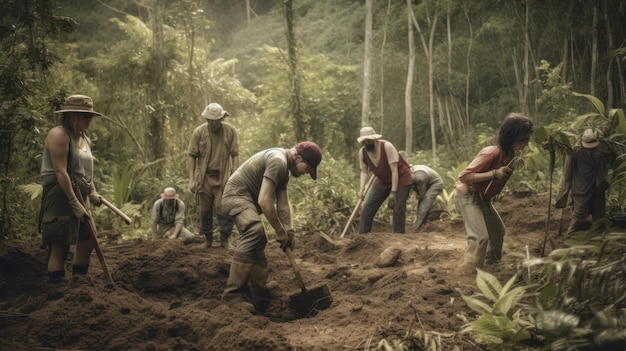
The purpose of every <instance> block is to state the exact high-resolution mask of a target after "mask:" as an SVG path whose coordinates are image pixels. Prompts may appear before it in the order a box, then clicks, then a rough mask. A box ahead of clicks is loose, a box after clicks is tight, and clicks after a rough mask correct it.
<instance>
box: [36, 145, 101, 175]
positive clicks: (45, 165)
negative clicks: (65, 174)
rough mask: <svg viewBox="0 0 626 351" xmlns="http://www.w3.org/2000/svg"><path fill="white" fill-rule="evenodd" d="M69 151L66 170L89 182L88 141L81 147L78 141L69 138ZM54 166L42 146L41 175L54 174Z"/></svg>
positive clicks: (89, 160) (89, 156)
mask: <svg viewBox="0 0 626 351" xmlns="http://www.w3.org/2000/svg"><path fill="white" fill-rule="evenodd" d="M70 152H71V155H72V157H68V158H69V162H70V163H69V164H68V170H69V172H70V173H71V174H70V176H71V175H75V176H79V177H81V178H82V179H83V180H84V181H85V182H87V183H89V182H91V179H92V178H93V155H92V154H91V147H89V143H87V142H86V143H85V146H84V147H83V148H79V147H78V143H76V142H74V140H72V139H71V138H70ZM54 174H55V171H54V166H53V165H52V158H51V157H50V152H49V151H48V148H47V147H45V146H44V148H43V155H42V157H41V175H42V176H43V177H45V176H49V175H54Z"/></svg>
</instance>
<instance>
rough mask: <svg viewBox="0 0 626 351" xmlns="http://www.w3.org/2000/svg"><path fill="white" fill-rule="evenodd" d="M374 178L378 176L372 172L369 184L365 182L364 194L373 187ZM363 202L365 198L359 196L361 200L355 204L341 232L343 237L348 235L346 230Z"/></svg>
mask: <svg viewBox="0 0 626 351" xmlns="http://www.w3.org/2000/svg"><path fill="white" fill-rule="evenodd" d="M374 178H376V177H375V176H374V175H373V174H372V176H371V177H370V179H369V180H368V181H367V184H365V190H364V191H363V195H365V194H367V192H368V191H369V190H370V188H371V187H372V184H373V183H374ZM362 202H363V199H362V198H359V201H357V203H356V206H354V210H352V214H351V215H350V218H348V222H347V223H346V226H345V227H344V228H343V232H341V237H342V238H343V236H344V235H346V232H347V231H348V228H349V227H350V224H352V220H353V219H354V216H355V215H356V213H357V212H358V211H359V208H361V203H362Z"/></svg>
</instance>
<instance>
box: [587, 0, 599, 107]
mask: <svg viewBox="0 0 626 351" xmlns="http://www.w3.org/2000/svg"><path fill="white" fill-rule="evenodd" d="M592 6H593V19H592V23H593V24H592V28H591V74H590V75H589V85H590V86H589V94H591V95H593V96H596V72H597V69H598V68H597V65H598V5H597V3H596V2H595V1H593V5H592Z"/></svg>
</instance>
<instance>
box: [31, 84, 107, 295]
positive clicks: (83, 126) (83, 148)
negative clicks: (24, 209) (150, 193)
mask: <svg viewBox="0 0 626 351" xmlns="http://www.w3.org/2000/svg"><path fill="white" fill-rule="evenodd" d="M55 113H60V114H61V120H60V124H59V125H57V126H55V127H53V128H52V129H50V131H48V135H47V136H46V141H45V146H44V150H43V156H42V159H41V175H42V177H43V196H42V202H41V210H40V216H39V229H40V232H41V234H42V243H43V245H45V246H47V248H48V256H49V257H48V279H49V281H50V282H51V283H59V282H63V281H64V280H65V269H64V263H65V259H66V258H67V256H68V253H69V247H70V245H74V244H75V245H76V253H75V255H74V258H73V262H72V264H73V266H72V273H73V275H85V274H87V270H88V268H89V258H90V255H91V252H92V250H93V248H94V247H93V243H92V241H91V237H90V235H89V231H88V227H87V225H83V224H81V222H82V221H83V220H86V219H88V218H89V213H88V212H87V209H86V208H85V207H84V206H83V205H81V203H80V202H79V201H78V198H77V197H76V195H75V194H74V191H73V188H72V182H75V183H76V185H77V186H78V188H79V189H80V192H81V195H82V196H83V198H88V199H89V201H90V202H91V203H92V204H93V205H96V206H99V205H100V204H101V197H100V195H99V194H98V193H97V192H96V189H95V186H94V185H93V156H92V154H91V147H90V144H89V143H90V140H89V138H88V137H87V135H86V133H85V131H86V130H87V129H88V128H89V126H90V124H91V121H92V119H93V117H95V116H101V114H100V113H98V112H95V111H94V110H93V101H92V100H91V98H90V97H89V96H85V95H72V96H69V97H68V98H67V99H65V103H64V105H63V107H62V108H61V110H58V111H56V112H55Z"/></svg>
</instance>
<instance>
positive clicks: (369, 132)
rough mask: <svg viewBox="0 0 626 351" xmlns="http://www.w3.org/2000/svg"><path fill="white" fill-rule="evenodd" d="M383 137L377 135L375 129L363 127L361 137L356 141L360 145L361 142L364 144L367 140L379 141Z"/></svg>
mask: <svg viewBox="0 0 626 351" xmlns="http://www.w3.org/2000/svg"><path fill="white" fill-rule="evenodd" d="M382 137H383V136H382V135H380V134H377V133H376V131H375V130H374V128H372V127H363V128H361V131H360V136H359V137H358V138H357V139H356V141H358V142H359V143H360V142H362V141H363V140H366V139H369V140H377V139H380V138H382Z"/></svg>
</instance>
